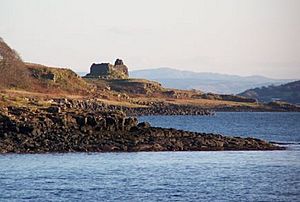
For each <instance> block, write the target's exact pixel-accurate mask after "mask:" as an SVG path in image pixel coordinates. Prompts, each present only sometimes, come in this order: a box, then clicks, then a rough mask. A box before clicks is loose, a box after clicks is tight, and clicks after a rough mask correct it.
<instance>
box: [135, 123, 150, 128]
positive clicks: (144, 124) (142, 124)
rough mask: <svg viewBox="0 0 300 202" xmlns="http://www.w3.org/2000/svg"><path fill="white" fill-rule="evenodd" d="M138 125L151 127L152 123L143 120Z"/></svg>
mask: <svg viewBox="0 0 300 202" xmlns="http://www.w3.org/2000/svg"><path fill="white" fill-rule="evenodd" d="M137 127H139V128H150V127H151V124H150V123H148V122H141V123H139V124H138V125H137Z"/></svg>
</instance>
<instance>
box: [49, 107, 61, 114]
mask: <svg viewBox="0 0 300 202" xmlns="http://www.w3.org/2000/svg"><path fill="white" fill-rule="evenodd" d="M47 111H48V112H49V113H60V112H61V108H60V107H56V106H53V107H48V108H47Z"/></svg>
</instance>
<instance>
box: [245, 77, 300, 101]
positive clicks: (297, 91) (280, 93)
mask: <svg viewBox="0 0 300 202" xmlns="http://www.w3.org/2000/svg"><path fill="white" fill-rule="evenodd" d="M240 95H241V96H245V97H249V98H255V99H258V100H259V101H262V102H271V101H274V100H280V101H285V102H289V103H294V104H300V81H295V82H291V83H287V84H284V85H280V86H269V87H262V88H254V89H250V90H247V91H245V92H243V93H241V94H240Z"/></svg>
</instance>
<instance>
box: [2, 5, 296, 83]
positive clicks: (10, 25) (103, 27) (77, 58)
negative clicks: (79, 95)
mask: <svg viewBox="0 0 300 202" xmlns="http://www.w3.org/2000/svg"><path fill="white" fill-rule="evenodd" d="M0 37H2V38H3V39H4V40H5V41H6V42H7V43H8V44H9V45H10V46H11V47H13V48H14V49H15V50H17V52H18V53H19V54H20V55H21V57H22V58H23V60H25V61H28V62H34V63H39V64H44V65H49V66H59V67H68V68H71V69H73V70H75V71H81V72H82V71H83V72H87V71H89V67H90V65H91V64H92V63H94V62H95V63H96V62H97V63H100V62H110V63H113V62H114V60H115V59H116V58H121V59H123V61H124V62H125V64H126V65H127V66H128V67H129V70H138V69H148V68H159V67H170V68H176V69H181V70H191V71H196V72H215V73H225V74H235V75H242V76H249V75H263V76H268V77H272V78H293V79H299V78H300V1H299V0H126V1H125V0H109V1H108V0H81V1H79V0H48V1H46V0H43V1H41V0H0Z"/></svg>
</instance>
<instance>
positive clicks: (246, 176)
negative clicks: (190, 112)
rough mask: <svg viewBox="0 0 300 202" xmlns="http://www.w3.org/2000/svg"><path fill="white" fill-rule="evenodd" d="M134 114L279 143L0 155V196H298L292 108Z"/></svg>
mask: <svg viewBox="0 0 300 202" xmlns="http://www.w3.org/2000/svg"><path fill="white" fill-rule="evenodd" d="M139 119H140V120H141V121H148V122H150V123H151V124H152V125H154V126H162V127H172V128H178V129H184V130H191V131H197V132H214V133H221V134H225V135H233V136H243V137H245V136H247V137H248V136H250V137H257V138H262V139H266V140H269V141H274V142H278V143H280V144H282V145H284V146H286V147H287V150H285V151H214V152H137V153H69V154H6V155H0V201H83V200H85V201H299V198H300V149H299V143H300V135H299V134H300V113H241V112H239V113H230V112H226V113H217V114H216V116H144V117H139Z"/></svg>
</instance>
